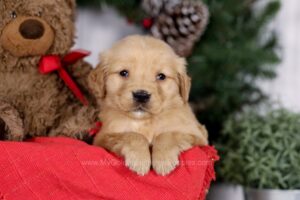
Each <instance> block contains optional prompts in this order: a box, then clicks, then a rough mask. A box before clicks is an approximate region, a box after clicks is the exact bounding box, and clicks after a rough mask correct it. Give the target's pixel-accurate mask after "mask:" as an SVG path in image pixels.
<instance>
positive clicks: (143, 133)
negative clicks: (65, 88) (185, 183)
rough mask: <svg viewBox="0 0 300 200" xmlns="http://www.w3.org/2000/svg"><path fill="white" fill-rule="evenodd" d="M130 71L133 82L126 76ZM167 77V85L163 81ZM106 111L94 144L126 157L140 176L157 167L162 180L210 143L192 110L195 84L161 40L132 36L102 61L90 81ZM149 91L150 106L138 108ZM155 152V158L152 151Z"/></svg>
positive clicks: (127, 161) (120, 43)
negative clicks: (181, 159) (184, 155)
mask: <svg viewBox="0 0 300 200" xmlns="http://www.w3.org/2000/svg"><path fill="white" fill-rule="evenodd" d="M123 70H127V71H128V72H129V75H128V77H122V76H121V75H120V72H121V71H123ZM160 73H164V74H165V75H166V79H165V80H157V75H158V74H160ZM89 85H90V87H91V88H92V89H94V93H95V94H96V95H97V98H98V100H99V102H100V105H101V113H100V117H101V120H102V121H103V127H102V130H101V132H100V134H98V135H97V136H96V138H95V141H94V144H95V145H99V146H102V147H104V148H106V149H108V150H110V151H112V152H115V153H117V154H118V155H121V156H124V157H125V162H126V165H127V166H128V167H129V168H130V169H132V170H133V171H135V172H137V173H138V174H140V175H144V174H146V173H147V172H148V171H149V170H150V167H151V162H152V167H153V169H154V170H155V171H156V172H157V173H158V174H161V175H166V174H168V173H170V172H171V171H172V170H173V169H174V168H175V167H176V166H177V165H178V156H179V154H180V153H181V152H182V151H185V150H187V149H189V148H191V147H192V146H195V145H206V144H207V143H208V138H207V137H208V136H207V131H206V129H205V127H204V126H202V125H201V124H199V123H198V122H197V120H196V118H195V116H194V114H193V113H192V110H191V108H190V107H189V104H188V97H189V91H190V78H189V77H188V75H187V74H186V68H185V60H184V59H183V58H179V57H178V56H177V55H176V54H175V53H174V51H173V50H172V49H171V48H170V47H169V46H168V45H167V44H165V43H164V42H162V41H161V40H157V39H154V38H151V37H143V36H130V37H128V38H125V39H123V40H122V41H120V42H119V43H117V44H116V45H115V46H114V47H113V48H112V49H111V50H109V51H107V52H105V53H104V54H102V56H101V63H100V64H99V66H98V67H97V69H95V70H94V71H93V72H92V73H91V75H90V77H89ZM140 90H144V91H147V92H148V94H151V97H150V99H149V102H147V103H143V104H141V103H138V102H137V101H136V100H135V98H134V95H133V93H134V92H136V91H140ZM151 146H152V155H151V153H150V147H151Z"/></svg>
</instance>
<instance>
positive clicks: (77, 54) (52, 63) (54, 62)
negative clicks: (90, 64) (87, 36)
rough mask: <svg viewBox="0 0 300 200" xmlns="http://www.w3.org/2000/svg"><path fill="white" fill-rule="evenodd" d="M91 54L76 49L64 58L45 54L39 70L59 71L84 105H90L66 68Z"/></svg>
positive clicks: (46, 72) (45, 71)
mask: <svg viewBox="0 0 300 200" xmlns="http://www.w3.org/2000/svg"><path fill="white" fill-rule="evenodd" d="M88 55H90V52H89V51H85V50H75V51H72V52H70V53H68V54H67V55H66V56H65V57H64V58H63V59H61V58H60V57H59V56H57V55H47V56H43V57H42V58H41V60H40V63H39V71H40V73H41V74H49V73H51V72H54V71H57V72H58V74H59V76H60V77H61V79H62V80H63V81H64V82H65V84H66V85H67V86H68V87H69V89H70V90H71V91H72V92H73V93H74V95H75V96H76V97H77V98H78V99H79V101H80V102H81V103H82V104H83V105H88V101H87V99H86V98H85V96H84V95H83V93H82V92H81V91H80V89H79V87H78V86H77V84H76V82H75V81H74V80H73V79H72V78H71V76H70V75H69V74H68V72H67V71H66V70H65V69H64V67H67V66H68V65H72V64H74V63H76V62H77V61H78V60H81V59H83V58H84V57H86V56H88Z"/></svg>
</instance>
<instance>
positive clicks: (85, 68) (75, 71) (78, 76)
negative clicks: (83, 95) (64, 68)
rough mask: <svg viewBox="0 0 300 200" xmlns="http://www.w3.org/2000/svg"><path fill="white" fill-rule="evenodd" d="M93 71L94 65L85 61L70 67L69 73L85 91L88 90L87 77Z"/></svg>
mask: <svg viewBox="0 0 300 200" xmlns="http://www.w3.org/2000/svg"><path fill="white" fill-rule="evenodd" d="M92 69H93V68H92V65H90V64H89V63H87V62H85V61H83V60H80V61H78V62H76V63H75V64H74V65H72V66H68V71H69V73H70V74H71V76H72V77H73V79H74V80H75V81H76V83H77V84H78V85H79V86H80V87H81V88H83V89H85V90H86V89H87V88H88V85H87V77H88V75H89V74H90V72H91V71H92Z"/></svg>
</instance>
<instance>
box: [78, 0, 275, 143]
mask: <svg viewBox="0 0 300 200" xmlns="http://www.w3.org/2000/svg"><path fill="white" fill-rule="evenodd" d="M257 1H258V0H205V1H204V2H205V3H206V4H207V5H208V7H209V10H210V13H211V18H210V24H209V25H208V28H207V31H206V33H205V35H204V36H203V37H202V39H201V41H200V42H199V43H198V44H197V45H196V48H195V50H194V53H193V55H192V56H191V57H189V58H188V63H189V73H190V75H191V76H192V78H193V87H192V91H191V102H192V104H193V107H194V108H195V110H196V113H197V116H198V118H199V120H200V121H201V122H202V123H204V124H205V125H206V126H207V127H208V129H209V131H210V136H211V138H216V136H217V135H218V133H219V131H220V130H221V128H222V124H223V123H224V121H225V120H226V119H227V118H228V116H230V115H231V114H233V113H235V112H237V111H240V110H241V109H242V108H243V107H244V106H249V105H254V104H257V103H259V102H261V101H263V100H264V99H265V98H266V96H265V95H264V94H263V93H262V91H261V90H260V89H259V87H258V86H257V84H256V83H257V80H258V79H270V78H273V77H274V76H275V72H274V65H273V64H276V63H278V62H279V58H278V56H277V54H276V53H275V50H276V47H277V38H276V35H275V34H273V33H271V34H269V35H271V36H270V37H269V38H268V39H267V40H262V39H261V36H262V35H264V36H265V34H266V29H265V25H266V24H267V23H268V21H269V20H270V19H272V18H273V17H274V15H275V14H276V13H277V11H278V10H279V7H280V2H279V1H278V0H273V1H271V2H270V3H269V4H268V5H267V6H266V7H265V9H263V10H262V12H260V13H259V14H256V13H255V12H254V10H253V5H254V3H256V2H257ZM79 3H80V4H84V3H85V4H87V3H91V4H92V3H96V4H99V5H100V4H102V3H106V4H108V5H112V6H115V7H116V8H117V9H119V10H120V12H122V13H123V14H124V15H126V16H127V17H129V18H130V19H133V20H135V21H136V22H140V21H141V19H142V18H143V17H144V16H145V13H143V12H142V9H140V7H139V4H140V0H126V1H125V0H79ZM94 5H95V4H94Z"/></svg>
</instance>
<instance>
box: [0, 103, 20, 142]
mask: <svg viewBox="0 0 300 200" xmlns="http://www.w3.org/2000/svg"><path fill="white" fill-rule="evenodd" d="M24 136H25V134H24V126H23V120H22V119H21V117H20V114H19V112H18V111H17V110H16V109H15V108H14V107H13V106H11V105H10V104H8V103H6V102H4V101H0V139H4V140H13V141H21V140H23V138H24Z"/></svg>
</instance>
